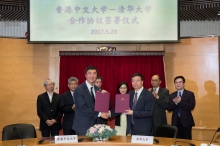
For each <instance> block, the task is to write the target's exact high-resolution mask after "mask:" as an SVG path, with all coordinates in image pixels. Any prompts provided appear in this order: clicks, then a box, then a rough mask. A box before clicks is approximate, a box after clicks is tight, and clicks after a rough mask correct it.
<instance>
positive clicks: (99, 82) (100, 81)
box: [95, 76, 108, 125]
mask: <svg viewBox="0 0 220 146" xmlns="http://www.w3.org/2000/svg"><path fill="white" fill-rule="evenodd" d="M95 85H96V86H97V87H99V90H102V77H101V76H97V78H96V80H95ZM99 120H100V122H99V123H100V124H105V125H107V123H108V120H107V119H103V118H102V117H100V119H99Z"/></svg>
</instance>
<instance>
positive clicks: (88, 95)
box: [73, 66, 109, 135]
mask: <svg viewBox="0 0 220 146" xmlns="http://www.w3.org/2000/svg"><path fill="white" fill-rule="evenodd" d="M97 74H98V70H97V68H96V67H94V66H88V67H87V68H86V69H85V77H86V81H85V82H84V83H82V84H81V85H80V86H79V87H78V88H77V89H76V91H75V104H76V111H75V118H74V122H73V130H75V132H76V134H77V135H85V134H86V131H87V130H88V129H89V128H90V127H92V126H93V125H94V124H99V121H98V119H99V118H98V117H102V118H105V119H107V118H108V116H109V113H101V112H97V111H94V108H95V92H96V91H98V90H99V88H98V87H97V86H95V85H94V82H95V80H96V78H97ZM99 91H100V90H99ZM102 92H106V91H102Z"/></svg>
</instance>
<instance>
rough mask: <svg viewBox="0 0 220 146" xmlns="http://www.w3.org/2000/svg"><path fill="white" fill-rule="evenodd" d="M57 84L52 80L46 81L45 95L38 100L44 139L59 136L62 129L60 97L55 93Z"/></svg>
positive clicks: (41, 95) (38, 111) (38, 112)
mask: <svg viewBox="0 0 220 146" xmlns="http://www.w3.org/2000/svg"><path fill="white" fill-rule="evenodd" d="M54 86H55V83H54V82H53V81H52V80H51V79H47V80H45V81H44V88H45V89H46V92H45V93H42V94H40V95H39V96H38V98H37V114H38V116H39V118H40V130H41V134H42V137H50V136H56V135H59V130H60V129H61V123H60V122H61V117H62V113H61V110H60V97H59V94H57V93H55V92H54Z"/></svg>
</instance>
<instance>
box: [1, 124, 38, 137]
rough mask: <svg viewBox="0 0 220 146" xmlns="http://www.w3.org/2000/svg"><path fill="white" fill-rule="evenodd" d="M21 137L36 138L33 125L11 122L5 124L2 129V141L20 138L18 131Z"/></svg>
mask: <svg viewBox="0 0 220 146" xmlns="http://www.w3.org/2000/svg"><path fill="white" fill-rule="evenodd" d="M16 131H18V132H19V134H20V135H21V138H22V139H25V138H37V134H36V130H35V127H34V126H33V125H31V124H12V125H7V126H5V127H4V128H3V130H2V141H5V140H13V139H20V137H19V135H18V133H17V132H16Z"/></svg>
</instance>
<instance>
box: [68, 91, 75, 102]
mask: <svg viewBox="0 0 220 146" xmlns="http://www.w3.org/2000/svg"><path fill="white" fill-rule="evenodd" d="M68 96H69V97H70V99H69V100H70V101H71V103H75V102H74V100H73V95H72V93H71V92H70V90H69V92H68Z"/></svg>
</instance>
